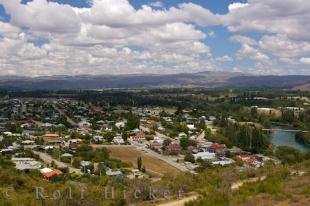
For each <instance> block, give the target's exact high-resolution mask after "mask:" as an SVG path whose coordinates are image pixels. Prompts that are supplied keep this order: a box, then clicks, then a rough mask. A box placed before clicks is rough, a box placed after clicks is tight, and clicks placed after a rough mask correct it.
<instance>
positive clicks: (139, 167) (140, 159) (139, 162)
mask: <svg viewBox="0 0 310 206" xmlns="http://www.w3.org/2000/svg"><path fill="white" fill-rule="evenodd" d="M137 167H138V170H140V171H141V170H142V158H141V157H138V158H137Z"/></svg>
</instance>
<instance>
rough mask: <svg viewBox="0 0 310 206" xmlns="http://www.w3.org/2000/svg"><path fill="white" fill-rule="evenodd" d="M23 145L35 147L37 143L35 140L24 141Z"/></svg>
mask: <svg viewBox="0 0 310 206" xmlns="http://www.w3.org/2000/svg"><path fill="white" fill-rule="evenodd" d="M21 143H22V144H23V145H33V144H35V141H33V140H24V141H22V142H21Z"/></svg>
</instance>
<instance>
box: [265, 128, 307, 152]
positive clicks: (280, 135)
mask: <svg viewBox="0 0 310 206" xmlns="http://www.w3.org/2000/svg"><path fill="white" fill-rule="evenodd" d="M272 128H277V129H285V128H283V127H280V126H272ZM295 134H296V132H288V131H272V132H271V134H270V135H271V143H272V144H273V145H275V146H289V147H293V148H296V149H298V150H300V151H303V152H305V151H310V147H309V146H306V145H304V144H302V143H299V142H297V141H295Z"/></svg>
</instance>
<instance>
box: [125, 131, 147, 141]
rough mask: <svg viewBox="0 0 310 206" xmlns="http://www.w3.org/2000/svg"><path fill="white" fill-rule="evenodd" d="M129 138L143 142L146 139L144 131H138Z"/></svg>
mask: <svg viewBox="0 0 310 206" xmlns="http://www.w3.org/2000/svg"><path fill="white" fill-rule="evenodd" d="M129 139H130V140H131V141H135V142H141V141H144V140H145V135H144V132H136V133H135V134H134V135H132V136H130V137H129Z"/></svg>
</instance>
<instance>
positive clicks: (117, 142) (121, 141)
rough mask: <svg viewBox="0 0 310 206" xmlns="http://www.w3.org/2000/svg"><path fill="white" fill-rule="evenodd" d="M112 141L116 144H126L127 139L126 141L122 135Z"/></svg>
mask: <svg viewBox="0 0 310 206" xmlns="http://www.w3.org/2000/svg"><path fill="white" fill-rule="evenodd" d="M112 142H113V144H116V145H120V144H125V141H124V139H123V137H122V136H116V137H114V138H113V140H112Z"/></svg>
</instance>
